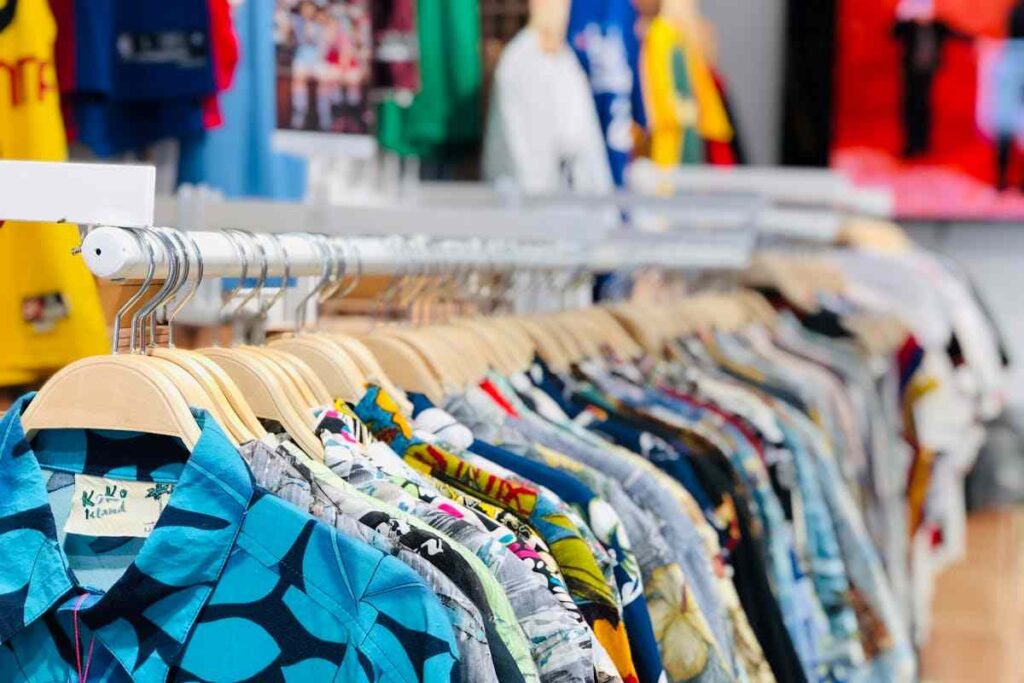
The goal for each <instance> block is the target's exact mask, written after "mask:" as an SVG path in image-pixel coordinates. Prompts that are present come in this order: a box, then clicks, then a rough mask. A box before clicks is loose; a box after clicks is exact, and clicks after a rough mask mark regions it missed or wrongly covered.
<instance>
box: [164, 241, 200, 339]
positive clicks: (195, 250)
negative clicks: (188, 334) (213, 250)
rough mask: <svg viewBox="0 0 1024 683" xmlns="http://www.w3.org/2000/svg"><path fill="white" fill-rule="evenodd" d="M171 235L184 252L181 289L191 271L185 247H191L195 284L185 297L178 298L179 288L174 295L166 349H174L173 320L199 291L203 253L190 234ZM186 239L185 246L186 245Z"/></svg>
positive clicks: (168, 323)
mask: <svg viewBox="0 0 1024 683" xmlns="http://www.w3.org/2000/svg"><path fill="white" fill-rule="evenodd" d="M171 234H172V235H173V236H174V237H175V238H176V239H177V240H178V241H179V243H180V244H181V247H182V251H185V252H186V255H185V267H186V269H185V276H184V278H183V279H182V288H184V287H185V286H186V285H187V284H188V274H189V272H190V271H191V259H190V258H189V255H188V253H187V251H186V246H191V248H192V256H194V257H195V259H196V284H195V286H194V287H192V288H191V289H189V290H188V293H187V294H186V295H185V296H180V293H181V288H179V290H178V292H176V293H175V297H176V299H175V303H174V307H173V308H172V309H171V310H170V311H168V312H167V347H168V348H171V349H173V348H174V319H175V318H176V317H178V313H180V312H181V311H182V309H183V308H185V306H186V304H188V302H189V301H191V300H192V297H194V296H195V295H196V292H198V291H199V286H200V285H201V284H203V270H204V264H203V252H202V250H201V249H200V248H199V244H198V243H197V242H196V239H195V237H193V236H192V234H191V233H186V232H182V231H181V230H177V229H174V230H172V231H171ZM186 239H187V245H186Z"/></svg>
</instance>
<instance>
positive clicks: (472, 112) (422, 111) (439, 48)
mask: <svg viewBox="0 0 1024 683" xmlns="http://www.w3.org/2000/svg"><path fill="white" fill-rule="evenodd" d="M416 11H417V24H418V32H419V43H420V81H421V88H420V92H419V93H417V95H416V97H415V98H414V99H413V102H412V104H411V105H410V106H408V107H402V106H399V105H398V104H397V103H396V102H394V101H390V100H389V101H387V102H384V103H383V104H381V106H380V107H379V110H378V117H377V139H378V141H379V143H380V145H381V147H383V148H384V149H386V150H389V151H392V152H395V153H397V154H400V155H402V156H419V157H424V158H434V159H437V158H443V157H445V156H448V155H450V154H452V153H453V152H457V151H459V150H461V149H465V148H466V147H467V146H470V145H475V144H477V143H478V142H479V141H480V138H481V135H482V130H483V111H482V110H483V105H482V97H481V95H482V90H483V64H482V51H481V47H480V5H479V0H418V2H417V7H416Z"/></svg>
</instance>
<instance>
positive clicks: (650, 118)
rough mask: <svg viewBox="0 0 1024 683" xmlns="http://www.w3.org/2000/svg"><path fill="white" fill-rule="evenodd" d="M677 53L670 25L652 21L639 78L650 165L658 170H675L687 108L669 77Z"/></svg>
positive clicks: (645, 39) (672, 29) (679, 155)
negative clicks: (645, 117)
mask: <svg viewBox="0 0 1024 683" xmlns="http://www.w3.org/2000/svg"><path fill="white" fill-rule="evenodd" d="M678 49H680V44H679V37H678V35H677V33H676V27H675V26H674V25H673V24H672V22H670V21H669V20H668V19H666V18H665V17H663V16H657V17H655V18H654V19H652V20H651V24H650V26H649V27H648V28H647V35H646V37H645V38H644V43H643V46H642V47H641V49H640V78H641V83H642V85H641V87H642V89H643V96H644V107H645V108H646V110H647V125H648V127H649V128H650V131H651V161H653V162H654V163H656V164H658V165H659V166H678V165H679V162H680V159H681V154H680V150H681V149H682V147H683V132H684V125H685V124H684V122H683V120H682V119H683V118H684V117H685V116H686V113H687V112H686V105H685V103H684V102H681V101H680V100H681V98H680V97H679V93H678V92H677V90H676V83H675V79H674V78H673V74H672V53H673V51H675V50H678Z"/></svg>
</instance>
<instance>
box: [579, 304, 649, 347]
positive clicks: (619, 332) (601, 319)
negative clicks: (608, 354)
mask: <svg viewBox="0 0 1024 683" xmlns="http://www.w3.org/2000/svg"><path fill="white" fill-rule="evenodd" d="M584 313H585V314H586V316H587V317H588V318H589V319H590V320H591V321H592V322H593V323H594V324H596V325H598V326H599V327H600V328H601V329H602V332H603V334H604V336H605V338H607V339H608V340H609V341H608V343H609V345H610V346H611V347H612V348H613V349H615V351H616V352H617V353H619V354H620V355H621V356H622V357H623V358H627V359H637V358H639V357H640V356H642V355H643V353H644V350H643V348H642V347H641V346H640V345H639V344H637V342H636V340H635V339H633V337H631V336H630V335H629V333H628V332H626V330H624V329H623V328H622V325H621V324H619V321H618V320H616V319H615V316H613V315H612V314H611V313H610V312H609V311H608V309H607V308H604V307H600V306H595V307H593V308H589V309H587V310H586V311H585V312H584Z"/></svg>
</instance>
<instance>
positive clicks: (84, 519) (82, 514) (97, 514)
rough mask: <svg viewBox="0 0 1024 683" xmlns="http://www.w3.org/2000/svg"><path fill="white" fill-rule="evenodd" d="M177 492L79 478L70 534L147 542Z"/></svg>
mask: <svg viewBox="0 0 1024 683" xmlns="http://www.w3.org/2000/svg"><path fill="white" fill-rule="evenodd" d="M173 492H174V484H158V483H155V482H151V481H118V480H115V479H106V478H104V477H93V476H89V475H86V474H77V475H75V492H74V496H73V498H72V499H71V514H69V515H68V520H67V522H66V523H65V525H64V531H65V532H67V533H69V534H81V535H83V536H102V537H109V536H123V537H129V538H147V537H148V536H149V534H150V533H151V532H152V531H153V527H155V526H156V522H157V520H158V519H160V513H161V512H163V510H164V508H165V507H166V506H167V502H168V501H169V500H170V498H171V494H172V493H173Z"/></svg>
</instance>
